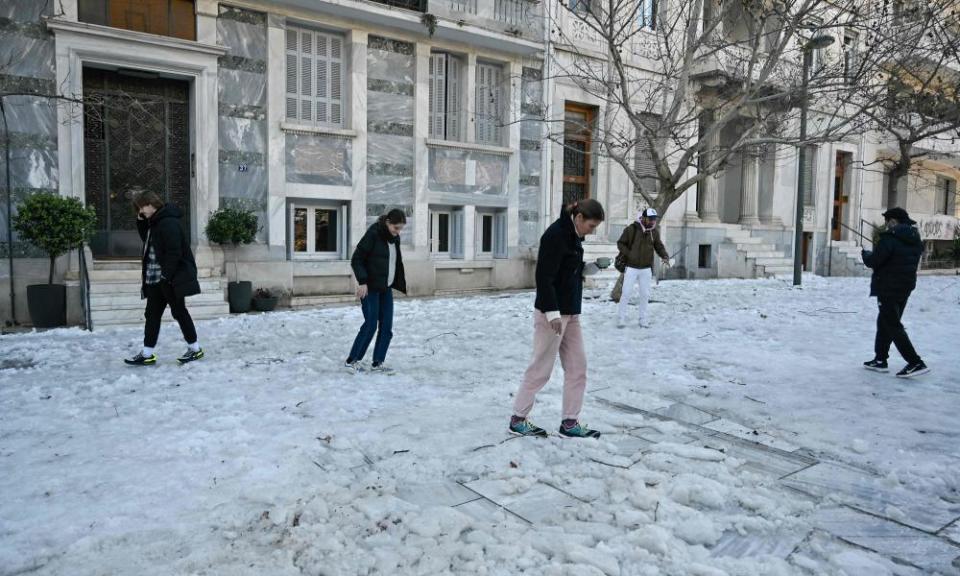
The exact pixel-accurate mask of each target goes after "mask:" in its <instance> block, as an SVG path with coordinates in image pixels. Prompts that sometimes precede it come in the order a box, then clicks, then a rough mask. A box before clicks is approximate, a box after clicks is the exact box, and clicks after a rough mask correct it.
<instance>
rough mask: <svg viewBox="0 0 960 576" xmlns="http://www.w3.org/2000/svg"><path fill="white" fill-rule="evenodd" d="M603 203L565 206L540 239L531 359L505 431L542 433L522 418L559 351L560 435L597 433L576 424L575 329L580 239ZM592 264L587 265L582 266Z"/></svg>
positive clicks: (579, 376) (581, 373) (580, 360)
mask: <svg viewBox="0 0 960 576" xmlns="http://www.w3.org/2000/svg"><path fill="white" fill-rule="evenodd" d="M603 219H604V211H603V206H601V204H600V203H599V202H597V201H596V200H590V199H587V200H582V201H580V202H577V203H576V204H574V205H572V206H570V207H569V208H568V209H565V210H564V211H563V213H562V214H561V215H560V218H558V219H557V221H556V222H554V223H553V224H551V225H550V227H549V228H547V231H546V232H544V233H543V236H541V237H540V250H539V252H538V255H537V270H536V282H537V297H536V301H535V302H534V308H536V310H535V311H534V315H533V358H532V359H531V361H530V365H529V367H527V371H526V373H525V374H524V377H523V383H522V384H521V385H520V389H519V390H518V391H517V395H516V396H515V398H514V403H513V416H512V417H511V418H510V424H509V428H508V429H509V431H510V432H511V433H512V434H516V435H519V436H546V435H547V432H546V431H545V430H544V429H543V428H540V427H539V426H535V425H533V424H532V423H531V422H530V421H529V420H527V415H528V414H529V413H530V411H531V410H532V409H533V404H534V401H535V400H536V396H537V393H538V392H539V391H540V390H541V389H542V388H543V387H544V386H545V385H546V383H547V382H549V381H550V375H551V373H552V372H553V366H554V364H555V363H556V361H557V354H559V355H560V363H561V365H563V375H564V376H563V417H562V420H561V422H560V431H559V432H560V435H561V436H566V437H570V438H598V437H599V436H600V433H599V432H597V431H596V430H591V429H589V428H587V427H586V426H583V425H582V424H580V422H579V419H578V418H579V415H580V409H581V408H582V407H583V395H584V392H585V391H586V388H587V354H586V351H585V348H584V342H583V331H582V329H581V327H580V309H581V300H582V299H583V276H584V274H585V273H589V272H588V271H586V270H585V268H586V267H585V266H584V263H583V244H582V242H583V237H584V236H587V235H588V234H592V233H593V232H594V230H596V228H597V226H598V225H599V224H600V223H601V222H603ZM589 266H593V267H596V266H594V265H587V267H589Z"/></svg>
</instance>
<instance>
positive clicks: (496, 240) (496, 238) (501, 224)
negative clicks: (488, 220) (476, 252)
mask: <svg viewBox="0 0 960 576" xmlns="http://www.w3.org/2000/svg"><path fill="white" fill-rule="evenodd" d="M493 257H494V258H506V257H507V213H506V212H497V213H496V214H495V215H494V217H493Z"/></svg>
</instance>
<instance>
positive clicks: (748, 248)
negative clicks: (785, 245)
mask: <svg viewBox="0 0 960 576" xmlns="http://www.w3.org/2000/svg"><path fill="white" fill-rule="evenodd" d="M737 250H739V251H740V252H776V251H777V246H776V244H737Z"/></svg>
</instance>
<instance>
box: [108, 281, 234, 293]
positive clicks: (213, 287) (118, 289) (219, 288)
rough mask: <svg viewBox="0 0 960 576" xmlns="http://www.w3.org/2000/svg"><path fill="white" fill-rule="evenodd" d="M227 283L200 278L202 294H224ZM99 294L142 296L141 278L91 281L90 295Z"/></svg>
mask: <svg viewBox="0 0 960 576" xmlns="http://www.w3.org/2000/svg"><path fill="white" fill-rule="evenodd" d="M225 286H226V281H225V280H221V279H220V278H200V292H201V293H206V292H220V293H222V292H223V290H224V287H225ZM99 294H140V280H139V278H138V279H137V280H136V281H134V282H127V281H119V280H112V281H107V282H104V281H94V280H92V279H91V280H90V295H91V296H93V295H99Z"/></svg>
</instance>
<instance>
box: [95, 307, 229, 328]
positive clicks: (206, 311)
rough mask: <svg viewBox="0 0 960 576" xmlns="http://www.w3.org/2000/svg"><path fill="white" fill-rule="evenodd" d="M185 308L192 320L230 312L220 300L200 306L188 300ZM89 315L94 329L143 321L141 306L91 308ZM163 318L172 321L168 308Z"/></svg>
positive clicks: (221, 315) (206, 318) (214, 316)
mask: <svg viewBox="0 0 960 576" xmlns="http://www.w3.org/2000/svg"><path fill="white" fill-rule="evenodd" d="M187 309H188V310H189V311H190V317H191V318H193V319H194V320H208V319H211V318H220V317H223V316H227V315H228V314H230V306H229V305H228V304H227V303H226V302H220V303H218V304H216V305H211V304H204V305H200V306H191V305H190V304H189V302H188V304H187ZM90 316H91V318H92V320H93V327H94V329H96V328H98V327H103V326H124V325H137V324H142V323H143V308H142V307H141V308H137V309H119V310H92V311H91V313H90ZM163 320H164V321H165V322H172V321H173V316H171V315H170V309H169V308H168V309H167V310H166V311H165V312H164V313H163Z"/></svg>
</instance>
